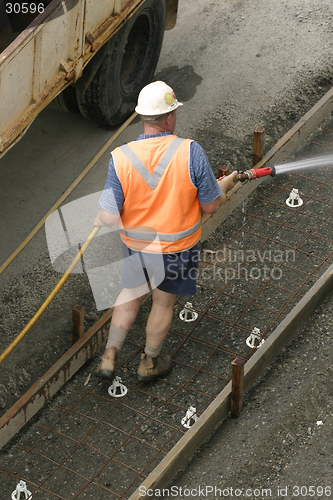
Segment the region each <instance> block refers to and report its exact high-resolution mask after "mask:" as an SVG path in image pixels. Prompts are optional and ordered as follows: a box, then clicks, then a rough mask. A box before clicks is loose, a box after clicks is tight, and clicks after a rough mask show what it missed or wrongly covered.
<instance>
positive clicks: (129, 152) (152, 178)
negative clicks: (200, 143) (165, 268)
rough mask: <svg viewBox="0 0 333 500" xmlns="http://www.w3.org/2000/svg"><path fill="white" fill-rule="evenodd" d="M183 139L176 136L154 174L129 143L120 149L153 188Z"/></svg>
mask: <svg viewBox="0 0 333 500" xmlns="http://www.w3.org/2000/svg"><path fill="white" fill-rule="evenodd" d="M183 141H184V139H181V138H180V137H176V138H175V139H174V140H173V141H172V143H171V144H170V146H169V147H168V149H167V150H166V152H165V153H164V155H163V156H162V159H161V160H160V163H159V164H158V165H157V167H156V168H155V170H154V172H153V174H151V173H150V172H149V170H148V168H147V167H146V166H145V165H144V164H143V163H142V161H141V160H140V158H138V157H137V156H136V154H135V153H134V151H133V149H131V148H130V147H129V145H128V144H125V145H124V146H121V147H120V148H119V149H120V150H121V151H122V152H123V153H124V155H125V156H126V158H127V159H128V160H129V161H130V162H131V163H132V165H133V167H134V168H135V169H136V170H137V171H138V172H139V174H140V175H141V177H142V178H143V179H144V180H145V181H146V183H147V184H148V186H149V187H150V188H151V189H155V188H156V186H157V184H158V181H159V180H160V178H161V177H162V175H163V174H164V171H165V169H166V168H167V166H168V165H169V163H170V161H171V159H172V157H173V156H174V155H175V154H176V151H177V149H178V148H179V146H180V145H181V144H182V142H183ZM168 241H176V240H168Z"/></svg>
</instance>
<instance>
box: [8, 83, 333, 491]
mask: <svg viewBox="0 0 333 500" xmlns="http://www.w3.org/2000/svg"><path fill="white" fill-rule="evenodd" d="M332 110H333V89H331V90H330V91H329V92H327V94H326V95H325V96H324V97H323V98H322V99H321V100H320V101H318V103H317V104H316V105H315V106H314V107H313V108H312V109H311V110H310V111H309V112H308V113H306V115H304V117H303V118H302V119H301V120H300V121H299V122H298V123H297V124H296V125H295V126H294V127H293V128H292V129H291V130H290V131H289V132H288V133H287V134H286V135H285V136H284V137H283V138H282V139H281V140H280V141H279V142H278V143H277V144H276V145H275V146H274V147H273V148H272V149H271V150H270V151H269V152H268V153H267V154H266V155H265V156H264V158H263V159H262V160H261V161H260V162H259V163H258V164H257V166H256V167H257V168H260V167H262V166H264V165H265V164H266V163H275V164H276V163H278V162H282V161H283V160H285V159H287V158H289V157H290V155H291V154H292V153H293V152H294V151H295V150H296V149H297V148H298V147H299V146H300V145H301V144H302V143H303V142H304V140H305V139H306V137H307V136H308V135H309V134H310V133H311V132H312V131H313V130H314V129H315V128H316V127H317V126H318V125H319V123H321V122H322V121H323V120H324V119H325V118H326V117H327V116H328V115H329V114H330V113H331V112H332ZM262 180H263V179H259V180H257V181H253V182H247V183H245V184H244V185H243V186H242V187H241V188H240V186H239V185H237V186H235V188H234V190H233V192H232V194H231V196H230V198H229V200H228V202H227V203H226V204H225V205H224V207H223V208H222V209H221V210H220V211H219V212H217V213H216V214H214V215H213V216H207V217H205V218H204V220H203V231H202V233H203V235H202V240H203V241H204V240H205V239H206V238H207V237H208V236H209V235H210V234H211V233H212V232H213V231H214V230H215V229H216V228H217V227H218V226H219V225H220V224H221V222H223V220H225V219H226V217H227V216H228V215H229V214H230V213H231V212H232V210H233V209H234V208H236V207H237V206H238V205H239V204H240V203H241V202H242V201H243V199H244V198H245V197H247V196H248V195H249V194H250V193H251V192H252V191H253V190H254V189H255V188H256V187H257V186H258V184H259V183H260V182H261V181H262ZM332 272H333V269H332V268H330V269H329V270H328V271H326V273H325V274H324V275H323V276H322V278H320V280H318V282H317V283H316V285H315V286H314V287H313V288H312V289H311V290H310V291H309V292H308V294H307V295H306V296H305V297H304V298H303V299H302V300H301V301H300V302H299V304H298V305H297V306H296V307H295V308H294V309H293V310H292V311H291V313H290V314H289V315H288V316H287V317H286V318H285V320H283V322H282V323H281V325H280V326H279V327H278V328H277V329H276V330H275V331H274V332H273V333H272V335H271V336H270V337H269V339H268V341H266V342H265V344H264V345H263V346H262V347H261V348H260V349H258V351H257V352H256V353H255V354H254V355H253V356H252V357H251V359H250V360H249V361H248V363H246V366H245V374H244V393H245V392H246V391H247V390H248V389H249V388H250V387H251V386H252V385H253V383H254V382H255V380H256V379H257V377H258V376H259V375H261V373H262V372H263V371H264V370H265V369H266V367H267V366H268V365H269V363H270V362H271V361H272V360H273V359H274V358H275V356H276V355H277V354H278V352H280V351H281V349H282V348H283V347H284V346H285V345H286V343H287V342H289V340H290V339H291V338H292V336H293V335H294V334H295V333H296V331H297V330H298V329H299V328H300V327H301V326H302V325H303V324H304V323H305V321H306V320H307V319H308V318H309V317H310V316H311V314H313V312H314V311H315V310H316V308H317V307H318V306H319V305H320V304H321V302H322V301H323V300H324V299H325V298H326V296H327V295H328V294H329V292H330V289H331V287H332ZM111 316H112V310H111V309H110V310H109V311H107V312H106V313H105V314H104V315H103V316H102V318H101V319H100V320H99V321H98V322H97V323H96V324H95V325H94V326H93V327H92V328H90V330H88V332H86V333H85V334H84V335H83V337H82V338H81V339H79V341H78V342H76V344H74V345H73V346H72V348H71V349H70V350H69V351H67V353H65V354H64V356H62V358H61V359H60V360H59V361H58V362H57V363H55V364H54V365H53V366H52V367H51V368H50V370H49V371H48V372H47V373H46V374H45V375H44V376H43V377H42V378H40V379H39V380H38V381H37V382H36V383H35V384H34V385H33V386H32V387H31V388H30V389H29V391H27V393H26V394H24V396H22V398H21V399H20V400H19V401H17V403H16V404H15V405H14V406H13V407H12V408H10V410H8V412H7V413H6V414H5V415H4V416H3V417H2V418H1V419H0V449H1V448H2V447H3V446H4V445H5V444H6V443H7V442H8V441H9V440H10V439H11V438H12V437H13V436H15V434H16V433H17V432H18V431H19V430H20V429H21V428H22V427H23V426H24V425H25V424H26V423H27V422H28V421H29V420H30V419H31V418H32V417H33V416H34V415H35V414H36V413H37V411H38V410H39V409H40V408H42V406H43V405H45V404H46V403H47V402H48V401H49V400H50V398H51V397H52V396H53V395H54V394H55V393H56V392H57V391H58V390H59V389H60V388H61V387H62V386H63V385H64V384H65V383H66V382H67V381H68V380H69V379H70V378H71V377H72V376H73V375H74V374H75V373H76V372H77V371H78V370H79V369H80V368H81V367H82V366H83V364H84V363H85V362H86V361H87V360H88V359H89V358H90V357H91V356H92V355H93V354H94V353H95V352H96V351H97V350H98V349H99V348H100V347H101V346H102V345H103V343H104V342H105V340H106V338H107V330H108V324H109V322H110V318H111ZM274 339H275V340H274ZM230 401H231V382H230V383H229V384H228V385H227V386H226V387H225V388H224V389H223V390H222V392H221V393H220V394H219V396H218V397H217V398H216V399H215V400H214V401H213V402H212V403H211V405H210V406H209V408H208V409H207V410H206V411H205V412H204V413H203V414H202V415H201V417H200V418H199V419H198V420H197V422H196V423H195V425H194V426H193V427H191V428H190V429H189V430H188V431H187V433H186V434H185V435H184V436H183V437H182V438H181V439H180V441H179V442H178V443H177V444H176V445H175V447H174V448H173V449H172V450H171V451H170V453H169V454H168V455H167V456H166V457H165V459H163V460H162V462H161V463H160V464H159V465H158V466H157V467H156V469H155V470H154V471H153V472H152V473H151V474H150V475H149V477H148V478H147V480H146V481H145V482H144V483H143V484H144V485H146V484H147V485H150V486H149V487H154V488H157V487H161V486H163V485H164V486H165V485H166V484H168V482H169V481H170V480H171V479H172V477H173V476H174V475H175V474H176V473H177V472H178V470H179V469H180V468H181V467H183V466H184V463H185V462H186V460H188V458H189V457H190V456H191V455H192V454H193V453H194V452H195V451H196V450H197V449H198V448H199V446H200V445H201V444H202V443H203V442H204V441H205V439H206V438H207V437H208V436H209V435H210V434H211V432H212V430H213V429H214V428H215V427H216V426H217V425H218V424H219V423H221V421H222V420H223V419H224V418H225V417H226V416H227V415H228V413H229V411H230ZM157 485H158V486H157ZM138 498H142V496H140V495H139V492H138V490H137V491H136V492H134V493H133V495H132V496H131V497H130V500H135V499H138Z"/></svg>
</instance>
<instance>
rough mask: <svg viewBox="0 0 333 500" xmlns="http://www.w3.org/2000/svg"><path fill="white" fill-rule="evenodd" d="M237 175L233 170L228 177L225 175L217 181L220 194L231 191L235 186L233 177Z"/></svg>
mask: <svg viewBox="0 0 333 500" xmlns="http://www.w3.org/2000/svg"><path fill="white" fill-rule="evenodd" d="M237 174H238V172H237V170H234V171H233V172H232V173H231V174H230V175H225V176H223V177H220V178H219V179H217V182H218V184H219V187H220V189H221V191H222V193H224V194H226V193H227V192H228V191H230V190H231V189H233V187H234V186H235V183H234V177H236V175H237Z"/></svg>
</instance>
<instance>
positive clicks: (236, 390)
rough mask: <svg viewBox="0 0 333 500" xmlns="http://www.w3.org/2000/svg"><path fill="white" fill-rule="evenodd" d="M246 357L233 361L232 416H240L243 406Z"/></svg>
mask: <svg viewBox="0 0 333 500" xmlns="http://www.w3.org/2000/svg"><path fill="white" fill-rule="evenodd" d="M244 363H245V362H244V359H240V358H236V359H234V360H233V361H232V362H231V365H232V379H231V380H232V381H231V416H232V417H233V418H238V417H239V414H240V412H241V410H242V407H243V390H244Z"/></svg>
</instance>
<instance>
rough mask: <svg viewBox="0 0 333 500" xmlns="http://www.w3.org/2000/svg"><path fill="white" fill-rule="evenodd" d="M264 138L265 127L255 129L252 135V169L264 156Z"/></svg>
mask: <svg viewBox="0 0 333 500" xmlns="http://www.w3.org/2000/svg"><path fill="white" fill-rule="evenodd" d="M264 136H265V127H262V126H259V127H257V128H256V129H255V131H254V134H253V156H252V167H254V166H255V165H256V164H257V163H258V162H259V161H260V160H261V159H262V157H263V156H264Z"/></svg>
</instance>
